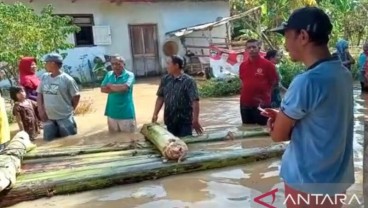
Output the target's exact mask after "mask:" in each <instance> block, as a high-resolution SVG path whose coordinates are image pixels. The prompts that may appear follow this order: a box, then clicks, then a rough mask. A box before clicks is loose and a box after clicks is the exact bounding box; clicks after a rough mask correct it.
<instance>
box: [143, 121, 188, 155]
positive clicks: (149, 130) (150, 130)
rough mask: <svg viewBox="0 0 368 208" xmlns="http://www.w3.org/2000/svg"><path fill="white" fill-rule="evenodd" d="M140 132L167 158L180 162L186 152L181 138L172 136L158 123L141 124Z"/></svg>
mask: <svg viewBox="0 0 368 208" xmlns="http://www.w3.org/2000/svg"><path fill="white" fill-rule="evenodd" d="M141 133H142V134H143V135H144V136H145V138H146V139H147V140H148V141H150V142H151V143H152V144H153V145H155V147H156V148H157V149H158V150H159V151H160V152H161V154H162V156H163V157H165V158H166V159H168V160H177V161H178V162H180V161H181V159H183V158H184V157H185V156H186V154H187V152H188V146H187V144H186V143H185V142H184V141H183V140H181V139H180V138H178V137H176V136H174V135H173V134H171V133H170V132H169V131H167V130H166V129H165V128H164V127H162V126H160V125H158V124H145V125H143V127H142V129H141Z"/></svg>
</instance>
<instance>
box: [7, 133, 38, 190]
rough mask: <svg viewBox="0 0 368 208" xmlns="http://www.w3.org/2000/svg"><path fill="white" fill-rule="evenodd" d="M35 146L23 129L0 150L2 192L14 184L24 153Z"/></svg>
mask: <svg viewBox="0 0 368 208" xmlns="http://www.w3.org/2000/svg"><path fill="white" fill-rule="evenodd" d="M34 147H35V145H34V144H32V142H31V141H30V139H29V135H28V134H27V133H26V132H25V131H21V132H18V133H17V134H16V135H15V136H14V138H13V139H12V140H10V142H9V144H8V145H7V146H6V147H5V149H3V150H2V151H1V152H0V192H2V191H3V190H5V189H8V188H11V187H13V186H14V184H15V182H16V176H17V174H18V173H19V172H20V165H21V160H22V157H23V155H25V154H26V152H27V151H29V150H31V149H32V148H34Z"/></svg>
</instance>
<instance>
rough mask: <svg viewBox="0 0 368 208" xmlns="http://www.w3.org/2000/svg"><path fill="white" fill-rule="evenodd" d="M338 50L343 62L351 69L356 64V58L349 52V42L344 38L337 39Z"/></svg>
mask: <svg viewBox="0 0 368 208" xmlns="http://www.w3.org/2000/svg"><path fill="white" fill-rule="evenodd" d="M336 50H337V51H336V53H337V55H338V56H339V58H340V60H341V62H342V64H343V65H344V66H345V67H346V68H348V69H349V70H351V65H353V64H355V60H354V58H353V57H352V56H351V55H350V53H349V42H348V41H346V40H344V39H340V40H339V41H337V44H336Z"/></svg>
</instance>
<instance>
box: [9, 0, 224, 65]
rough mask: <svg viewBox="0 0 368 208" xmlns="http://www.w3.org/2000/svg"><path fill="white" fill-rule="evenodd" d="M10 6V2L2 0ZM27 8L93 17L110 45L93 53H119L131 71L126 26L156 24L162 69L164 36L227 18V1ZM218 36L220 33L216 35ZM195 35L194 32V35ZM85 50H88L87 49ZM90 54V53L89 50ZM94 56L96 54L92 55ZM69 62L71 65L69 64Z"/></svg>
mask: <svg viewBox="0 0 368 208" xmlns="http://www.w3.org/2000/svg"><path fill="white" fill-rule="evenodd" d="M3 2H5V3H12V2H14V1H13V0H3ZM20 2H23V3H25V4H27V5H30V6H31V7H32V8H34V9H35V11H40V10H41V9H42V8H43V7H45V6H46V5H47V4H52V5H53V6H54V7H55V13H57V14H93V18H94V25H96V26H99V25H101V26H110V27H111V38H112V44H111V45H107V46H98V48H99V49H98V50H97V51H96V52H95V53H107V54H120V55H122V56H123V57H124V58H125V59H126V63H127V68H132V56H131V47H130V37H129V30H128V24H150V23H151V24H157V27H158V37H159V40H158V42H159V46H158V47H159V56H160V61H161V65H162V66H164V60H165V57H164V55H163V52H162V44H163V43H164V42H165V41H166V40H167V38H166V37H165V33H166V32H169V31H172V30H176V29H179V28H183V27H188V26H193V25H197V24H201V23H207V22H212V21H215V20H216V18H218V17H227V16H229V15H230V11H229V2H226V1H209V2H188V1H178V2H163V3H147V2H141V3H122V4H121V5H116V4H114V3H110V2H109V1H108V0H77V1H76V2H74V3H71V0H57V1H55V0H33V2H32V3H30V2H29V0H21V1H20ZM216 30H219V31H218V32H216V33H217V34H216V35H217V36H223V37H225V35H226V29H225V27H221V29H216ZM219 33H221V34H219ZM196 34H197V35H198V32H196ZM89 51H91V50H90V49H89ZM92 51H93V50H92ZM85 52H86V50H83V49H81V48H77V49H76V51H75V52H74V53H73V58H69V57H68V58H67V59H66V60H65V61H66V62H67V63H66V64H68V65H72V66H73V68H76V67H77V66H78V65H79V64H80V63H74V62H76V59H77V58H76V57H78V54H80V55H79V56H82V55H84V54H83V53H85ZM94 55H97V54H94ZM70 62H72V63H70Z"/></svg>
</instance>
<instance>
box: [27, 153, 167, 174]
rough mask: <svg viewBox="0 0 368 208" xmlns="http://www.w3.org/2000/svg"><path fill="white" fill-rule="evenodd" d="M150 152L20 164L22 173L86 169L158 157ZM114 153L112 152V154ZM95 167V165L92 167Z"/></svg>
mask: <svg viewBox="0 0 368 208" xmlns="http://www.w3.org/2000/svg"><path fill="white" fill-rule="evenodd" d="M150 152H151V154H143V155H138V154H137V155H126V154H125V153H126V151H122V152H111V153H110V152H107V153H98V154H92V155H93V156H94V157H71V158H67V157H52V158H47V159H48V161H47V160H46V159H44V158H42V159H34V160H28V161H24V163H23V165H22V174H25V173H39V172H45V171H52V170H62V169H65V168H79V167H83V168H86V169H88V168H89V167H91V166H92V165H103V167H108V165H107V166H106V164H108V163H113V162H118V163H121V162H122V161H123V162H125V163H126V165H130V164H136V163H139V162H141V161H142V163H145V162H150V161H152V160H150V159H152V158H160V154H159V153H158V151H150ZM112 153H114V154H112ZM81 156H90V155H81ZM94 168H95V167H94Z"/></svg>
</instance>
